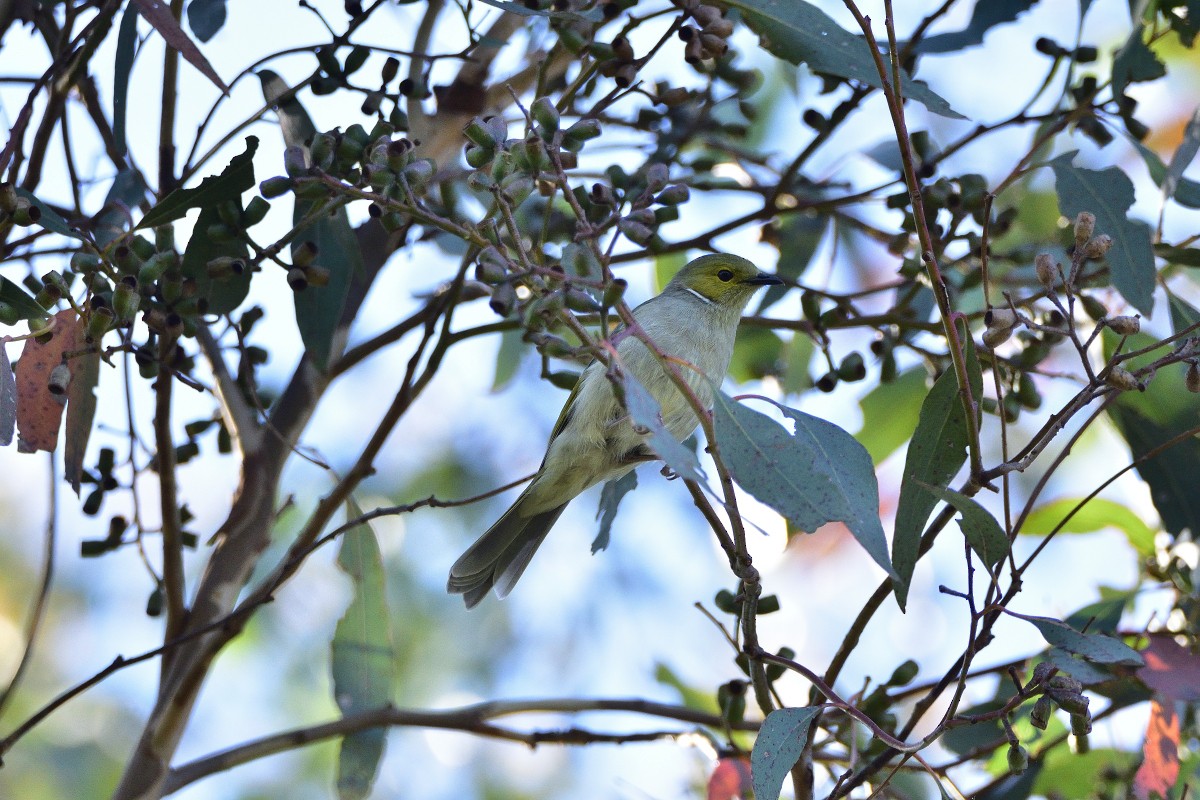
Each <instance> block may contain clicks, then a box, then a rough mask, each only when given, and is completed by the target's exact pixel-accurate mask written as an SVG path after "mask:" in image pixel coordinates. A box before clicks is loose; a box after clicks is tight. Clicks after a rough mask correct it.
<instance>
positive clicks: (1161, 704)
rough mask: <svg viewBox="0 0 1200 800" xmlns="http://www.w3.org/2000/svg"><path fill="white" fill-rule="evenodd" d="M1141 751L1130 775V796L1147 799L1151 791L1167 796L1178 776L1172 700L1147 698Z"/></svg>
mask: <svg viewBox="0 0 1200 800" xmlns="http://www.w3.org/2000/svg"><path fill="white" fill-rule="evenodd" d="M1142 752H1143V753H1144V755H1145V758H1144V760H1143V761H1142V765H1141V766H1140V767H1138V771H1137V775H1135V776H1134V777H1133V796H1134V797H1136V798H1137V800H1150V798H1151V797H1152V796H1153V795H1154V794H1157V795H1158V796H1159V797H1169V796H1170V794H1169V792H1170V790H1171V788H1172V787H1174V786H1175V781H1176V780H1178V778H1179V715H1178V714H1176V713H1175V701H1173V700H1159V699H1158V698H1155V699H1154V700H1152V701H1151V703H1150V724H1149V725H1148V726H1147V727H1146V744H1145V746H1144V747H1143V748H1142Z"/></svg>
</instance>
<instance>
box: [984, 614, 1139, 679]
mask: <svg viewBox="0 0 1200 800" xmlns="http://www.w3.org/2000/svg"><path fill="white" fill-rule="evenodd" d="M1008 613H1010V614H1012V615H1013V616H1014V617H1017V618H1018V619H1023V620H1025V621H1026V622H1030V623H1033V625H1034V627H1036V628H1037V629H1038V631H1039V632H1040V633H1041V634H1042V638H1043V639H1045V640H1046V642H1047V643H1049V644H1051V645H1053V646H1054V647H1061V648H1062V649H1063V650H1066V651H1067V652H1068V653H1074V654H1075V655H1077V656H1082V657H1083V658H1086V659H1087V660H1088V661H1094V662H1096V663H1097V664H1117V665H1119V666H1123V667H1140V666H1142V664H1143V663H1144V662H1143V661H1142V657H1141V656H1140V655H1138V652H1137V651H1136V650H1134V649H1133V648H1132V647H1130V646H1129V645H1127V644H1125V643H1124V642H1121V641H1118V640H1117V639H1114V638H1112V637H1111V636H1105V635H1104V634H1102V633H1080V632H1079V631H1077V630H1075V629H1074V628H1072V627H1071V626H1070V625H1068V624H1067V623H1065V622H1063V621H1062V620H1057V619H1052V618H1050V617H1035V616H1028V615H1025V614H1018V613H1016V612H1015V611H1010V612H1008Z"/></svg>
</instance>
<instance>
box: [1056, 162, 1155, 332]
mask: <svg viewBox="0 0 1200 800" xmlns="http://www.w3.org/2000/svg"><path fill="white" fill-rule="evenodd" d="M1074 157H1075V153H1074V152H1070V153H1066V154H1064V155H1061V156H1059V157H1058V158H1056V159H1054V160H1053V161H1051V162H1050V166H1051V167H1052V168H1053V170H1054V179H1055V189H1056V190H1057V192H1058V208H1059V211H1061V212H1062V214H1063V216H1065V217H1067V218H1068V219H1074V218H1075V217H1076V215H1078V214H1079V212H1081V211H1089V212H1091V213H1092V214H1095V215H1096V233H1098V234H1100V233H1105V234H1108V235H1109V236H1111V237H1112V239H1113V245H1112V249H1111V250H1109V251H1108V256H1107V259H1108V265H1109V269H1110V270H1111V273H1112V282H1113V286H1115V287H1116V288H1117V291H1119V292H1120V293H1121V295H1122V296H1124V298H1125V299H1126V300H1128V301H1129V303H1130V304H1131V305H1132V306H1133V307H1134V308H1136V309H1137V310H1138V311H1141V312H1142V313H1143V314H1145V315H1146V316H1147V317H1148V316H1150V314H1151V312H1153V311H1154V286H1155V270H1154V251H1153V249H1152V247H1151V242H1150V226H1149V225H1147V224H1146V223H1144V222H1141V221H1139V220H1131V219H1129V217H1128V214H1127V212H1128V211H1129V208H1130V206H1132V205H1133V201H1134V193H1133V182H1132V181H1131V180H1129V178H1128V177H1127V176H1126V175H1125V173H1123V172H1122V171H1121V170H1119V169H1117V168H1116V167H1109V168H1108V169H1103V170H1092V169H1085V168H1083V167H1076V166H1073V165H1072V164H1071V161H1072V159H1074Z"/></svg>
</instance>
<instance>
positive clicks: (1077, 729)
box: [1071, 711, 1092, 736]
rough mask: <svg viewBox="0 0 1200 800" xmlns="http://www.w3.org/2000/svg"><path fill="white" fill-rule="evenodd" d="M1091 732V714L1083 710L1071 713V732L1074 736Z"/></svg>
mask: <svg viewBox="0 0 1200 800" xmlns="http://www.w3.org/2000/svg"><path fill="white" fill-rule="evenodd" d="M1091 732H1092V716H1091V714H1089V713H1087V712H1086V711H1084V712H1083V713H1079V714H1072V715H1071V733H1072V734H1074V735H1075V736H1087V735H1088V734H1089V733H1091Z"/></svg>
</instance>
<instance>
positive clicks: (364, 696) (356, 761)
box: [331, 501, 394, 800]
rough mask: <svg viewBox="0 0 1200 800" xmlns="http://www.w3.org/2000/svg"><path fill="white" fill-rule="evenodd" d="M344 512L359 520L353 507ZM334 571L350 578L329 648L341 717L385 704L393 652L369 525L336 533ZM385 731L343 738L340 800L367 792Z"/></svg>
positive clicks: (389, 694)
mask: <svg viewBox="0 0 1200 800" xmlns="http://www.w3.org/2000/svg"><path fill="white" fill-rule="evenodd" d="M346 513H347V514H348V515H349V516H350V517H351V518H352V519H353V518H355V517H359V516H362V510H361V509H360V508H359V507H358V504H357V503H354V502H353V501H350V502H349V503H347V507H346ZM338 566H339V567H341V568H342V570H343V571H344V572H345V573H346V574H347V575H349V576H350V580H351V583H352V584H353V591H354V596H353V599H352V600H351V601H350V606H349V608H347V609H346V613H345V614H344V615H343V616H342V618H341V620H339V621H338V624H337V628H336V630H335V631H334V635H333V643H332V648H331V656H332V671H333V692H334V699H335V700H336V701H337V704H338V708H340V709H341V710H342V714H344V715H345V714H354V713H357V712H360V711H366V710H369V709H373V708H380V707H382V706H384V705H386V704H388V703H390V702H391V699H392V682H393V680H394V652H393V648H392V642H391V625H390V618H389V615H388V607H387V600H386V595H385V588H384V572H383V558H382V556H381V555H380V552H379V543H378V542H377V541H376V539H375V533H374V531H372V530H371V526H370V525H367V524H366V523H363V524H361V525H357V526H355V527H354V528H352V529H350V530H348V531H346V533H344V534H342V541H341V545H340V547H339V548H338ZM386 736H387V730H386V729H384V728H372V729H370V730H365V731H360V732H358V733H353V734H350V735H348V736H346V737H345V738H344V739H343V740H342V747H341V752H340V754H339V758H338V777H337V789H338V796H339V797H340V798H342V799H343V800H357V799H358V798H363V797H366V796H367V795H368V794H369V793H370V791H371V784H372V783H373V782H374V780H375V773H376V771H377V770H378V768H379V759H380V758H381V757H382V755H383V745H384V740H385V738H386Z"/></svg>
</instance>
